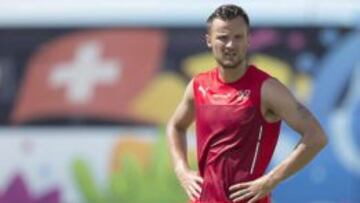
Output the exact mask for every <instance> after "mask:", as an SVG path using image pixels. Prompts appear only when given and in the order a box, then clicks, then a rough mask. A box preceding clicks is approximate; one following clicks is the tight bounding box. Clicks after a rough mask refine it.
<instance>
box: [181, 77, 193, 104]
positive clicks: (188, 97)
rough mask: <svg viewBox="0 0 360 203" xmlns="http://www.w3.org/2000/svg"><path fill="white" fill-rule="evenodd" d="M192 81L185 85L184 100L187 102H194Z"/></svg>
mask: <svg viewBox="0 0 360 203" xmlns="http://www.w3.org/2000/svg"><path fill="white" fill-rule="evenodd" d="M193 85H194V79H191V80H190V82H189V83H188V84H187V86H186V89H185V93H184V98H183V99H184V100H185V101H188V102H192V101H193V100H194V87H193Z"/></svg>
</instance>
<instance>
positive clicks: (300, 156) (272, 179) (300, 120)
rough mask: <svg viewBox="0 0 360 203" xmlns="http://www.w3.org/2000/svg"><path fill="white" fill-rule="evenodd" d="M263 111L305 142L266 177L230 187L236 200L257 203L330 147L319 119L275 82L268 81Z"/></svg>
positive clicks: (263, 99)
mask: <svg viewBox="0 0 360 203" xmlns="http://www.w3.org/2000/svg"><path fill="white" fill-rule="evenodd" d="M261 94H262V112H264V113H263V115H264V116H265V119H267V120H272V121H276V120H279V119H281V120H284V121H285V122H286V123H287V124H288V125H289V126H290V127H291V128H292V129H294V130H295V131H296V132H298V133H299V135H300V136H301V140H300V142H299V143H298V145H297V146H296V147H295V149H294V151H292V153H291V154H290V155H289V156H288V157H287V158H286V159H285V160H283V161H282V162H281V163H280V164H279V165H278V166H276V167H275V168H274V169H273V170H271V171H270V172H269V173H268V174H266V175H264V176H263V177H261V178H259V179H257V180H254V181H250V182H247V183H240V184H236V185H233V186H231V187H230V190H231V191H233V193H232V194H231V195H230V198H232V199H234V201H235V202H236V201H241V200H244V199H250V201H249V203H254V202H256V201H257V200H259V199H261V198H263V197H264V196H265V195H267V194H268V193H270V192H271V190H272V189H274V188H275V187H276V186H277V185H278V184H279V183H281V182H282V181H283V180H285V179H286V178H288V177H289V176H291V175H293V174H294V173H296V172H297V171H299V170H300V169H302V168H303V167H304V166H305V165H306V164H308V163H309V162H310V161H311V160H312V159H313V158H314V157H315V156H316V154H318V153H319V152H320V150H321V149H322V148H323V147H324V146H325V145H326V144H327V138H326V136H325V133H324V131H323V130H322V128H321V126H320V124H319V122H318V121H317V119H316V118H315V117H314V116H313V115H312V114H311V112H310V111H309V110H308V109H307V108H306V107H305V106H304V105H302V104H301V103H300V102H299V101H297V100H296V98H295V97H294V96H293V95H292V94H291V93H290V91H289V90H288V89H287V88H286V87H285V86H283V85H282V84H281V83H280V82H279V81H277V80H275V79H269V80H267V81H265V83H264V85H263V88H262V92H261Z"/></svg>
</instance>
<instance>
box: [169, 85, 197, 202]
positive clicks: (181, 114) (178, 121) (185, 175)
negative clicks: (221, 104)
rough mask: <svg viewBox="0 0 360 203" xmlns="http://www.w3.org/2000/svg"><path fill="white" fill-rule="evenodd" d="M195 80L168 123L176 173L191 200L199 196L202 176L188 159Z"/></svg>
mask: <svg viewBox="0 0 360 203" xmlns="http://www.w3.org/2000/svg"><path fill="white" fill-rule="evenodd" d="M192 86H193V82H192V81H191V82H190V83H189V84H188V86H187V88H186V90H185V94H184V97H183V99H182V100H181V102H180V104H179V105H178V107H177V108H176V110H175V113H174V114H173V116H172V117H171V119H170V121H169V122H168V125H167V138H168V145H169V148H170V153H171V157H172V160H173V166H174V169H175V173H176V175H177V177H178V179H179V181H180V182H181V185H182V187H183V188H184V190H185V191H186V193H187V194H188V196H189V198H190V199H191V200H195V199H196V198H199V196H200V192H201V187H200V184H201V183H202V178H201V177H200V176H198V175H197V173H196V172H195V171H191V170H190V168H189V164H188V160H187V142H186V131H187V129H188V127H189V126H190V124H191V123H192V122H193V120H194V96H193V87H192Z"/></svg>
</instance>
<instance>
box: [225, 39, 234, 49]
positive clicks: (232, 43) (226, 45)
mask: <svg viewBox="0 0 360 203" xmlns="http://www.w3.org/2000/svg"><path fill="white" fill-rule="evenodd" d="M225 47H226V48H233V47H234V41H233V40H229V41H227V42H226V44H225Z"/></svg>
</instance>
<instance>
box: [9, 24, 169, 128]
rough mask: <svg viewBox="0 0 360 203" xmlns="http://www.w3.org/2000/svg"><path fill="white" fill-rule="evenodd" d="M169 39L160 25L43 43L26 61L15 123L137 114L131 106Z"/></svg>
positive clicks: (115, 118) (79, 34) (85, 33)
mask: <svg viewBox="0 0 360 203" xmlns="http://www.w3.org/2000/svg"><path fill="white" fill-rule="evenodd" d="M165 43H166V40H165V34H164V33H163V32H161V31H157V30H105V31H83V32H76V33H73V34H69V35H66V36H63V37H61V38H57V39H55V40H53V41H50V42H49V43H47V44H44V45H43V46H41V47H40V48H39V49H38V50H37V51H36V53H35V54H34V55H33V56H32V58H31V59H30V61H29V63H28V67H27V69H26V70H27V72H26V75H25V80H24V81H23V83H22V86H21V89H20V93H19V95H18V98H17V103H16V106H15V109H14V111H13V113H12V121H13V123H15V124H21V123H26V122H31V121H36V120H39V119H42V120H43V119H56V118H71V117H85V118H96V119H105V120H113V121H119V120H124V119H125V120H136V118H134V117H133V116H132V114H131V112H130V110H129V109H130V108H128V107H129V105H130V104H131V101H132V100H133V99H134V98H135V97H136V96H137V94H138V93H139V92H140V91H141V90H142V88H144V87H145V86H146V84H147V83H148V82H149V81H150V80H151V79H152V78H153V77H154V75H155V74H156V72H157V70H158V69H159V68H160V65H161V61H162V58H163V55H164V48H165V46H166V45H165Z"/></svg>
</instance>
